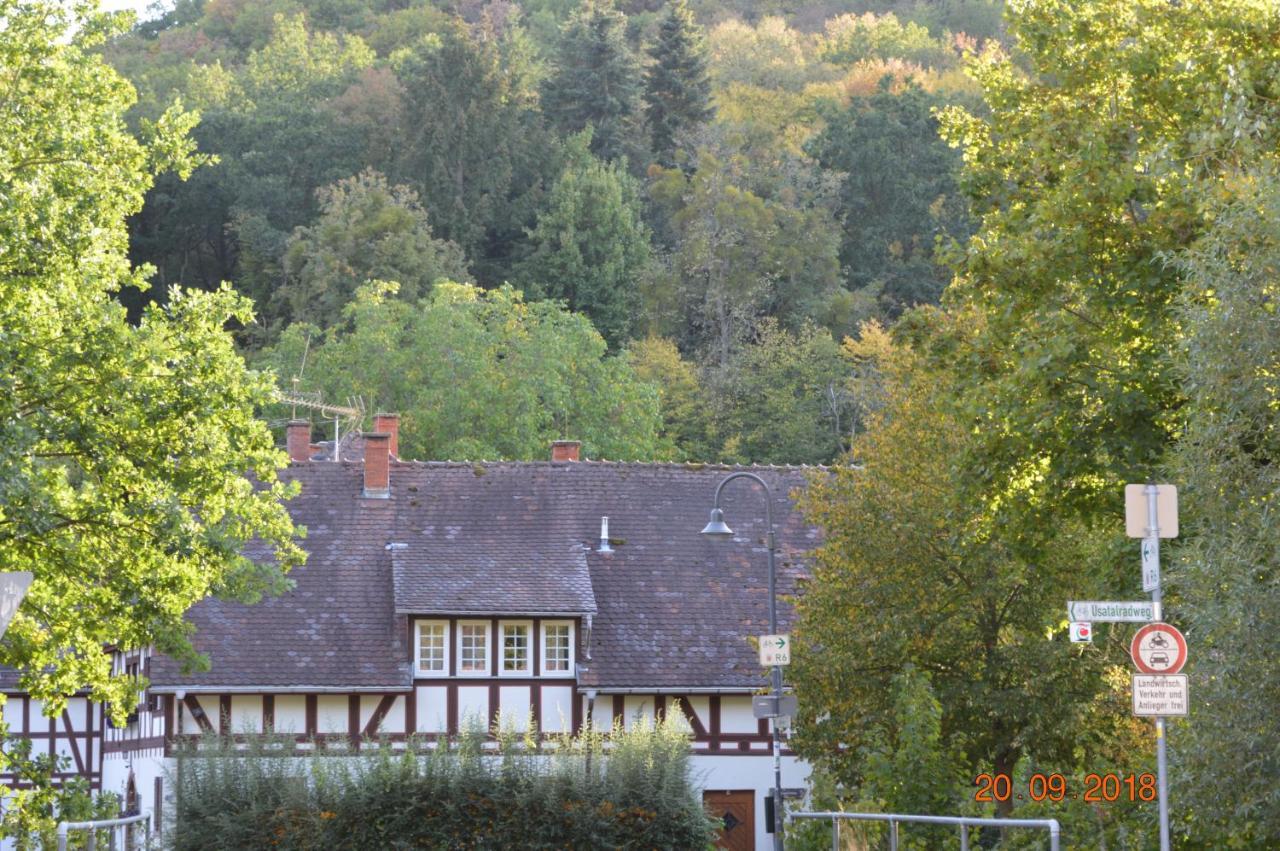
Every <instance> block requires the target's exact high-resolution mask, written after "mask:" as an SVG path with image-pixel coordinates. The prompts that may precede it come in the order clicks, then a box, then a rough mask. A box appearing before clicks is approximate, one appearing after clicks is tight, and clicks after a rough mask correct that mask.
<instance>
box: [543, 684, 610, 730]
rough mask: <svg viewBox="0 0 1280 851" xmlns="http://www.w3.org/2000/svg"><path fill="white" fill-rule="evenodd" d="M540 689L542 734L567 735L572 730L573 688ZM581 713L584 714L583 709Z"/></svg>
mask: <svg viewBox="0 0 1280 851" xmlns="http://www.w3.org/2000/svg"><path fill="white" fill-rule="evenodd" d="M541 688H542V730H543V732H544V733H567V732H569V731H570V730H572V729H573V688H572V687H571V686H542V687H541ZM597 703H598V701H597ZM583 711H584V713H585V711H586V709H585V707H584V708H583Z"/></svg>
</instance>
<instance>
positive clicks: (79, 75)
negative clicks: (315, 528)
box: [0, 0, 302, 719]
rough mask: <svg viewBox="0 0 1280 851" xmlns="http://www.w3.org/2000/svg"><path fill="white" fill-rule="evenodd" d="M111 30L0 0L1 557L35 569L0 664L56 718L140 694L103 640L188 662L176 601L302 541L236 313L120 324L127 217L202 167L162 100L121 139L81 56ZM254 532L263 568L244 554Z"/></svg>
mask: <svg viewBox="0 0 1280 851" xmlns="http://www.w3.org/2000/svg"><path fill="white" fill-rule="evenodd" d="M117 27H118V24H114V23H112V22H111V19H110V18H107V17H104V16H102V15H99V14H97V13H95V12H94V11H92V7H91V6H90V5H77V6H75V7H68V6H66V5H63V4H57V3H52V2H14V0H0V67H3V68H5V69H6V74H7V78H6V79H7V82H6V86H7V90H6V91H7V95H6V98H5V100H4V102H3V105H2V106H0V138H3V139H4V140H5V141H4V144H3V146H0V193H2V194H3V195H4V197H5V198H6V201H5V203H4V204H3V205H0V363H4V365H5V368H4V369H3V370H0V563H2V564H3V565H4V567H5V569H6V570H29V571H31V572H32V573H34V574H35V582H34V584H33V585H32V587H31V590H30V593H29V594H28V595H27V598H26V601H25V602H24V604H23V606H22V608H21V609H20V611H19V612H18V614H17V616H16V617H15V618H14V620H13V622H12V624H10V626H9V630H8V632H7V634H6V635H5V640H4V642H3V644H0V662H3V663H4V664H7V665H12V666H14V667H16V668H18V669H19V670H20V671H21V672H22V680H21V682H22V686H23V688H24V689H27V690H29V691H30V692H31V693H32V694H33V695H34V696H35V697H37V698H40V699H42V700H44V701H46V703H45V706H46V707H47V708H48V709H49V710H52V711H57V710H58V709H59V708H60V706H61V705H63V701H64V700H65V698H66V697H67V696H69V695H71V694H74V693H76V692H77V691H79V690H81V689H88V691H89V693H90V695H91V697H92V698H93V699H95V700H102V701H109V702H110V706H111V712H112V715H113V716H114V717H116V718H118V719H123V717H124V715H125V712H126V711H127V708H128V707H130V706H132V705H134V703H135V702H136V698H137V689H138V688H139V685H140V684H139V683H138V682H137V681H136V680H134V679H129V678H124V677H113V676H112V674H111V670H110V657H109V656H108V655H107V654H106V652H105V651H104V647H105V646H107V645H114V646H117V647H126V648H127V647H147V646H154V647H155V648H156V649H157V650H159V651H160V652H163V653H168V654H171V655H173V656H175V657H177V658H179V659H181V660H182V661H184V662H188V663H196V662H198V661H199V660H198V657H197V656H196V653H195V651H194V650H193V649H192V646H191V644H190V641H189V638H190V636H189V627H188V626H187V625H186V623H185V621H184V620H183V614H184V613H185V612H186V610H187V609H188V608H189V607H190V606H191V605H192V604H194V603H196V602H198V601H199V600H201V599H203V598H205V597H207V596H208V595H210V594H214V593H216V594H221V595H227V596H232V597H236V598H238V599H243V600H253V599H255V598H257V597H258V596H260V595H261V594H262V593H264V592H269V591H275V590H279V589H281V588H283V587H284V584H285V579H284V572H285V571H286V570H287V569H288V568H289V567H290V566H291V565H294V564H297V563H298V562H299V561H300V560H301V557H302V553H301V551H300V550H299V549H298V548H297V546H296V545H295V544H294V542H293V537H294V535H295V534H296V532H297V531H298V530H296V529H295V528H294V526H293V525H292V523H291V522H290V520H289V516H288V514H287V513H286V511H285V509H284V506H283V505H282V504H281V501H280V500H281V497H282V496H284V495H285V489H284V488H283V486H282V485H280V484H279V483H278V482H277V481H276V479H275V471H276V468H277V466H278V465H280V464H281V463H282V462H283V460H284V459H283V455H282V454H281V453H280V452H278V451H277V450H276V449H274V447H273V444H272V439H271V434H270V432H269V431H268V430H267V427H266V424H265V423H263V422H261V421H260V420H258V419H256V418H255V416H254V410H255V407H256V406H258V405H261V404H263V403H265V402H266V401H267V400H268V399H269V397H270V393H271V383H272V382H271V380H270V379H269V378H268V377H267V376H264V375H262V374H259V373H255V372H251V371H249V370H247V369H246V368H245V365H244V362H243V361H242V360H241V358H240V356H239V355H238V354H237V353H236V351H235V348H234V346H233V345H232V341H231V337H230V335H229V334H227V333H226V331H224V328H223V326H224V324H225V323H227V322H228V321H237V322H249V321H251V318H252V314H251V311H250V309H249V304H248V303H247V302H246V301H245V300H244V299H242V298H240V297H238V296H237V295H235V293H233V292H232V291H231V290H230V289H227V288H223V289H221V290H218V291H217V292H214V293H192V292H182V291H180V290H174V291H172V292H171V293H170V296H169V300H168V305H167V306H166V307H164V308H158V307H153V308H151V309H150V310H148V311H147V312H146V314H145V315H144V316H143V317H142V320H141V323H140V324H139V325H137V326H134V325H131V324H129V323H128V322H127V321H126V317H125V312H124V308H122V307H121V306H120V305H119V303H118V302H116V301H115V300H114V298H113V296H114V295H115V294H116V293H117V292H119V290H120V288H121V287H124V286H130V285H131V286H136V287H141V286H144V285H145V278H146V274H147V271H148V270H146V269H135V268H131V267H130V264H129V262H128V258H127V254H126V250H125V247H126V244H127V231H126V228H125V219H126V217H127V216H130V215H132V214H134V213H136V212H137V211H138V209H139V208H140V207H141V205H142V200H143V195H144V193H145V192H146V191H147V189H148V188H149V187H150V186H151V183H152V178H153V175H154V174H156V173H157V172H160V171H166V170H175V171H177V172H178V173H179V174H181V175H185V174H187V173H189V172H190V170H191V169H192V168H193V167H194V166H195V165H196V164H197V163H198V162H199V158H198V157H195V156H193V150H192V149H193V145H192V142H191V140H190V138H189V137H188V135H187V133H188V131H189V130H190V128H191V127H192V125H193V124H194V123H195V121H196V120H197V117H196V116H195V115H194V114H192V113H188V112H184V111H183V110H182V109H181V108H180V107H179V106H177V105H174V106H173V107H172V108H170V109H169V110H167V111H166V112H165V113H164V114H163V116H162V117H161V118H160V119H159V121H158V122H156V123H155V124H152V125H149V126H147V127H145V128H144V130H143V133H142V137H141V138H137V137H135V136H134V135H132V134H131V133H130V132H129V131H128V130H127V128H126V126H125V123H124V113H125V110H126V109H127V108H128V107H129V104H130V103H131V102H132V100H133V96H134V94H133V90H132V88H131V87H130V86H129V84H128V83H126V82H125V81H124V80H123V79H121V78H120V76H119V75H117V74H116V73H115V72H114V71H112V70H111V69H110V68H109V67H107V66H106V65H105V64H104V63H103V62H102V61H101V60H100V59H99V58H98V57H97V56H96V55H95V53H94V49H95V47H96V46H97V45H98V44H99V43H100V42H101V40H102V38H103V37H104V36H106V35H109V34H110V33H111V32H113V31H115V30H116V28H117ZM249 476H252V477H254V478H255V479H256V480H257V482H258V484H257V485H255V484H254V483H253V482H252V481H251V480H250V478H248V477H249ZM255 537H256V538H258V539H259V540H261V541H262V542H263V543H264V544H265V545H266V546H267V548H268V551H270V552H273V553H274V558H268V559H261V560H259V561H258V562H255V561H252V560H250V559H249V558H247V557H245V556H244V555H243V554H242V551H241V548H242V547H243V546H244V545H245V544H246V543H247V542H248V541H249V540H250V539H252V538H255Z"/></svg>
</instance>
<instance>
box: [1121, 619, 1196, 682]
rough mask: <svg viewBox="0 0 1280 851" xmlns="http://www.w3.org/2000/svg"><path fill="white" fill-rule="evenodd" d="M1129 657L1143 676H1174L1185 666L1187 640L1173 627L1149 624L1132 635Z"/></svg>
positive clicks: (1163, 624)
mask: <svg viewBox="0 0 1280 851" xmlns="http://www.w3.org/2000/svg"><path fill="white" fill-rule="evenodd" d="M1129 655H1130V656H1132V657H1133V664H1134V665H1135V666H1136V667H1137V669H1138V670H1139V671H1141V672H1142V673H1144V674H1176V673H1178V672H1179V671H1181V670H1182V666H1183V665H1185V664H1187V640H1186V639H1185V638H1183V637H1182V633H1181V632H1179V631H1178V628H1177V627H1175V626H1170V625H1169V624H1167V623H1149V624H1147V625H1146V626H1144V627H1142V628H1141V629H1139V630H1138V631H1137V632H1135V633H1134V634H1133V641H1132V642H1130V644H1129Z"/></svg>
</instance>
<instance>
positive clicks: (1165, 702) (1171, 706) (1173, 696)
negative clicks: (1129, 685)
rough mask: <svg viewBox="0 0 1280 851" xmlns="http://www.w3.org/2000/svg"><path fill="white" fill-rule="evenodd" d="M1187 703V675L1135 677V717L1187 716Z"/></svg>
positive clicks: (1139, 675)
mask: <svg viewBox="0 0 1280 851" xmlns="http://www.w3.org/2000/svg"><path fill="white" fill-rule="evenodd" d="M1187 703H1188V699H1187V675H1186V674H1156V675H1149V674H1134V675H1133V714H1134V715H1143V716H1154V717H1158V718H1163V717H1164V716H1166V715H1186V714H1187Z"/></svg>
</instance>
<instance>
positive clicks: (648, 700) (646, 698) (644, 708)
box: [596, 694, 653, 730]
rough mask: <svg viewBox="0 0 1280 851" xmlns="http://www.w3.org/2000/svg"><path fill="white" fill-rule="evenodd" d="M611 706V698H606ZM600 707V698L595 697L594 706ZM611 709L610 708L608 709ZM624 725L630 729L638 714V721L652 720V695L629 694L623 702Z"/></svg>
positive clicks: (634, 723)
mask: <svg viewBox="0 0 1280 851" xmlns="http://www.w3.org/2000/svg"><path fill="white" fill-rule="evenodd" d="M608 699H609V701H610V703H609V705H610V706H612V705H613V703H612V701H613V698H612V697H610V698H608ZM599 707H600V699H599V698H596V708H597V709H598V708H599ZM610 711H612V710H610ZM622 713H623V716H624V725H625V727H626V729H628V730H630V729H631V728H632V727H634V726H635V725H636V718H637V716H639V718H640V722H641V723H642V724H643V723H648V722H650V721H652V720H653V695H651V694H637V695H632V694H629V695H627V696H626V699H625V700H624V702H623V710H622Z"/></svg>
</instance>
